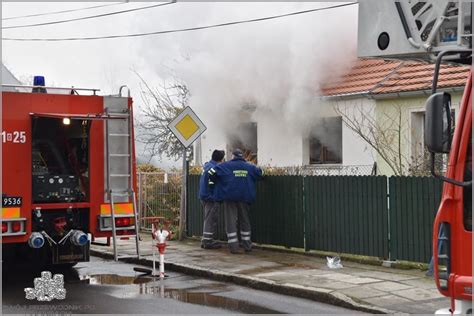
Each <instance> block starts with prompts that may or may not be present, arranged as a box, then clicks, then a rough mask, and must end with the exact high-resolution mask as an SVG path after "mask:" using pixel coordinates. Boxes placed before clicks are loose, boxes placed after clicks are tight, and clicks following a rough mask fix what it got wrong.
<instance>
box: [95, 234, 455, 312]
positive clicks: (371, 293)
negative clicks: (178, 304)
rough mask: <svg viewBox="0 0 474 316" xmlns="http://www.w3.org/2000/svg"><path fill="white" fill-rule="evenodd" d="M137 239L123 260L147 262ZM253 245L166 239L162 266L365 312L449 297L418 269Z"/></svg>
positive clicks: (124, 249)
mask: <svg viewBox="0 0 474 316" xmlns="http://www.w3.org/2000/svg"><path fill="white" fill-rule="evenodd" d="M142 239H143V240H142V241H141V242H140V254H141V257H140V258H141V259H140V260H137V259H124V261H127V262H131V263H140V264H143V265H147V266H151V264H152V261H151V258H152V255H151V254H152V253H151V238H146V237H145V236H144V234H142ZM103 240H105V239H103ZM103 240H101V239H98V240H97V241H101V242H102V241H103ZM117 245H118V249H119V256H132V255H133V254H134V253H135V239H134V238H130V240H119V241H118V242H117ZM256 248H257V247H256ZM256 248H254V249H253V250H252V252H250V253H244V252H243V251H242V254H236V255H233V254H230V253H229V250H228V249H227V247H226V245H224V246H223V247H222V249H217V250H206V249H201V248H200V242H199V241H196V240H190V239H188V240H185V241H182V242H179V241H170V242H168V246H167V247H166V252H165V271H166V269H168V270H171V271H177V272H184V273H187V274H191V275H196V276H201V277H206V278H212V279H216V280H219V281H226V282H232V283H236V284H239V285H244V286H249V287H252V288H256V289H260V290H265V291H272V292H276V293H280V294H285V295H291V296H297V297H302V298H307V299H311V300H315V301H319V302H324V303H328V304H333V305H338V306H342V307H346V308H351V309H354V310H359V311H364V312H368V313H390V314H392V313H409V314H432V313H434V312H435V311H436V310H437V309H440V308H446V307H449V299H448V298H446V297H444V296H442V295H441V294H439V292H438V290H437V289H436V286H435V283H434V280H433V279H432V278H428V277H426V276H425V273H424V272H423V271H420V270H416V269H411V270H401V269H395V268H387V267H382V266H373V265H364V264H360V263H355V262H350V261H344V260H343V261H342V264H343V266H344V267H343V268H341V269H329V268H328V267H327V266H326V259H325V258H321V257H316V256H313V255H305V254H300V253H292V252H280V251H273V250H268V249H265V248H263V247H262V248H260V247H258V249H256ZM91 254H92V255H97V256H101V257H106V258H113V247H112V246H99V245H92V246H91ZM157 267H158V265H157Z"/></svg>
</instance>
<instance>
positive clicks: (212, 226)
mask: <svg viewBox="0 0 474 316" xmlns="http://www.w3.org/2000/svg"><path fill="white" fill-rule="evenodd" d="M224 155H225V153H224V151H223V150H214V151H213V152H212V157H211V160H210V161H209V162H206V163H205V164H204V171H203V173H202V175H201V178H200V180H199V199H200V200H201V204H202V206H203V208H204V226H203V233H202V240H201V248H204V249H218V248H221V245H220V244H219V243H218V242H217V241H215V240H214V234H215V233H216V230H217V212H218V211H219V206H220V201H218V200H216V195H215V192H214V191H215V190H214V188H215V187H214V186H213V185H212V184H213V183H212V182H210V180H209V174H208V171H209V170H210V169H211V168H213V167H216V166H217V165H218V164H219V163H221V162H222V161H223V160H224Z"/></svg>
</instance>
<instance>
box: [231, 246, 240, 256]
mask: <svg viewBox="0 0 474 316" xmlns="http://www.w3.org/2000/svg"><path fill="white" fill-rule="evenodd" d="M229 251H230V253H231V254H233V255H237V254H240V251H239V248H238V247H229Z"/></svg>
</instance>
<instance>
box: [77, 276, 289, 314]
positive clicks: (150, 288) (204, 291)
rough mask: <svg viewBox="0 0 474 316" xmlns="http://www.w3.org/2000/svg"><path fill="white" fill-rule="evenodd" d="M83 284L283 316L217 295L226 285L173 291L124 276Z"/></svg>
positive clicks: (89, 278) (88, 280) (86, 279)
mask: <svg viewBox="0 0 474 316" xmlns="http://www.w3.org/2000/svg"><path fill="white" fill-rule="evenodd" d="M155 280H156V279H155ZM81 282H84V283H88V284H91V285H138V287H132V288H131V289H130V291H137V294H139V295H156V296H159V297H161V298H167V299H173V300H177V301H180V302H185V303H189V304H197V305H204V306H209V307H215V308H222V309H225V310H230V311H234V312H240V313H244V314H281V312H279V311H276V310H273V309H270V308H267V307H263V306H259V305H257V304H253V303H250V302H247V301H244V300H239V299H234V298H228V297H224V296H220V295H217V294H216V293H218V292H225V291H226V288H227V287H228V285H226V284H224V283H222V284H221V283H210V284H205V285H199V286H197V287H191V288H188V289H173V288H166V287H165V285H164V284H160V283H159V282H154V280H153V278H152V277H137V276H122V275H117V274H99V275H88V276H82V277H81ZM150 282H151V283H150ZM127 290H128V289H127Z"/></svg>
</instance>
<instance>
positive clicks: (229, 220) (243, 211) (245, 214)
mask: <svg viewBox="0 0 474 316" xmlns="http://www.w3.org/2000/svg"><path fill="white" fill-rule="evenodd" d="M249 209H250V205H249V204H248V203H245V202H227V201H226V202H224V216H225V227H226V232H227V243H228V244H229V249H230V250H231V251H237V250H238V249H239V239H238V237H237V231H238V230H239V227H238V224H237V220H239V223H240V238H241V240H242V246H243V247H244V249H245V250H247V251H250V250H251V249H252V241H251V240H250V219H249Z"/></svg>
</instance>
